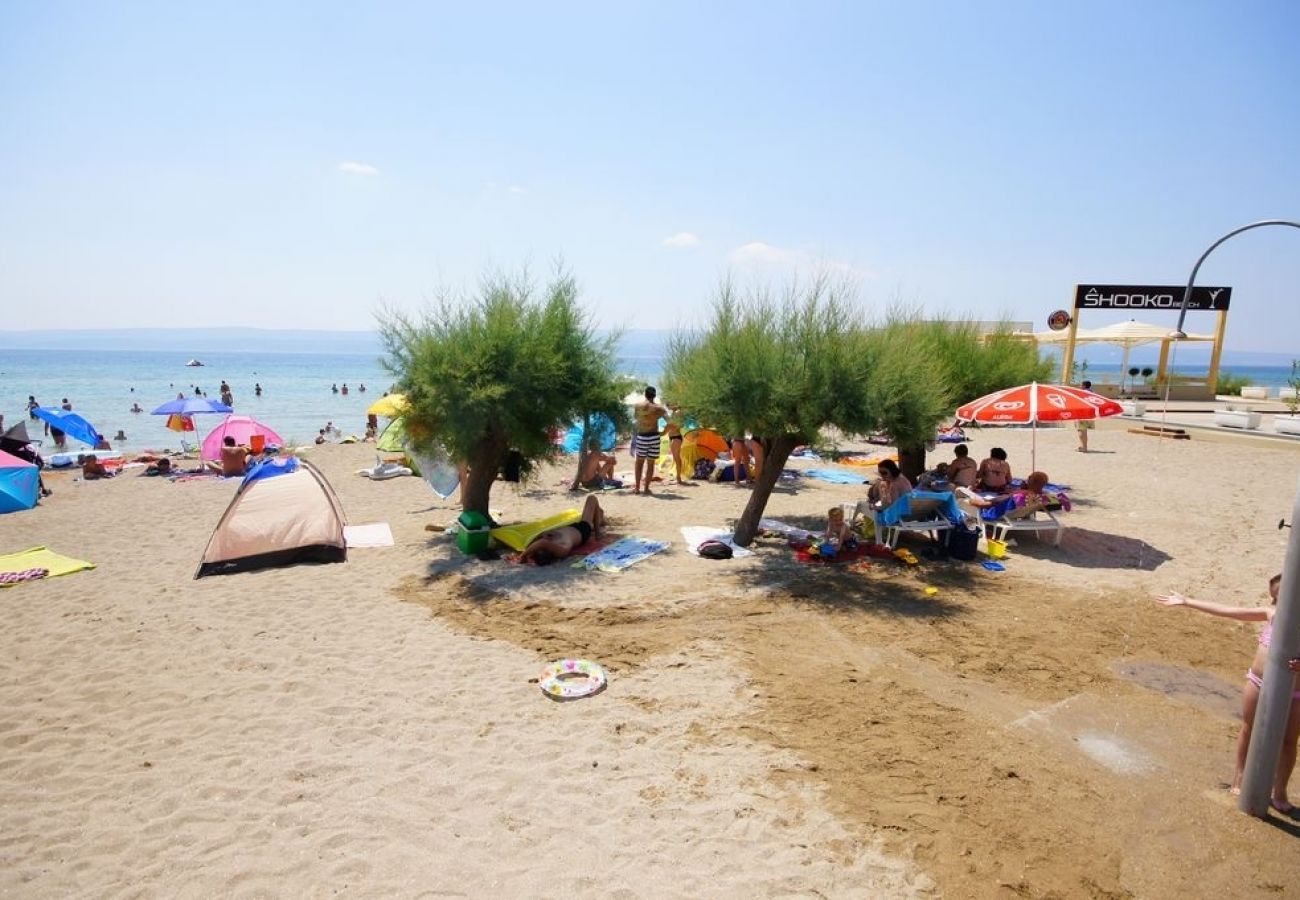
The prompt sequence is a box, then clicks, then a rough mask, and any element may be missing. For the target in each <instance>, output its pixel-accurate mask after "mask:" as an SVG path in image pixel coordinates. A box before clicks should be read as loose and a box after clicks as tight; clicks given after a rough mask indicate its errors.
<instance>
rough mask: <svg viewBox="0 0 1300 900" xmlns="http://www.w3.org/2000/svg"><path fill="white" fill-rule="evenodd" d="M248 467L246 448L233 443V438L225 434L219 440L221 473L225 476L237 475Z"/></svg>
mask: <svg viewBox="0 0 1300 900" xmlns="http://www.w3.org/2000/svg"><path fill="white" fill-rule="evenodd" d="M247 468H248V448H247V447H242V446H240V445H239V444H236V443H235V439H234V438H233V437H231V436H230V435H226V436H225V437H224V438H223V439H222V441H221V474H222V475H225V476H226V477H228V478H230V477H239V476H242V475H243V474H244V471H245V470H246V469H247Z"/></svg>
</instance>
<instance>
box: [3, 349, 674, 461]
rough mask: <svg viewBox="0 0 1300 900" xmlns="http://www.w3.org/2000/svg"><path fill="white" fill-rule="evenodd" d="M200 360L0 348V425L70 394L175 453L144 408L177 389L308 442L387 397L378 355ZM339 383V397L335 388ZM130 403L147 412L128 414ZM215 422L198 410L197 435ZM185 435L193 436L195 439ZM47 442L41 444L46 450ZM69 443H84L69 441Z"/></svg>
mask: <svg viewBox="0 0 1300 900" xmlns="http://www.w3.org/2000/svg"><path fill="white" fill-rule="evenodd" d="M201 358H202V360H203V363H204V365H203V366H202V367H187V366H186V365H185V363H186V361H187V359H188V357H187V356H186V355H185V354H183V353H172V352H168V351H156V350H4V349H0V413H3V414H4V421H5V427H6V428H8V427H10V426H12V425H13V424H14V423H15V422H18V421H19V420H26V421H27V424H28V432H29V433H30V434H31V435H32V436H33V437H42V436H43V428H44V425H43V423H42V422H40V421H36V422H32V421H30V420H27V413H26V409H27V395H28V394H33V395H35V397H36V399H37V401H39V402H40V403H41V405H43V406H53V407H57V406H59V405H60V404H61V403H62V402H63V399H64V398H65V397H66V398H67V399H68V400H69V401H70V402H71V404H72V409H73V411H74V412H77V413H79V414H80V415H82V416H84V417H85V418H87V419H88V420H90V422H91V424H93V425H94V426H95V427H96V429H98V430H99V432H100V433H101V434H103V435H104V436H105V437H107V438H109V439H110V442H111V443H112V444H113V447H114V448H115V449H117V448H119V447H123V448H125V449H128V450H141V449H145V448H153V449H162V448H171V449H177V448H179V446H180V436H179V435H178V434H177V433H176V432H174V431H168V430H167V428H166V424H165V423H166V421H167V417H166V416H154V415H150V411H151V410H153V409H154V408H156V407H158V406H159V405H161V404H163V403H165V402H167V401H168V400H172V399H175V397H176V394H177V393H178V392H182V393H184V394H185V395H186V396H187V397H192V396H194V390H195V388H196V387H198V388H199V389H201V390H203V391H204V392H206V393H207V395H208V397H209V398H211V399H213V400H218V399H220V391H219V387H220V385H221V381H222V379H225V380H226V382H227V383H229V385H230V387H231V391H232V393H233V394H234V400H235V402H234V407H235V412H236V413H238V414H240V415H247V416H252V417H253V418H255V419H257V420H258V421H260V422H264V423H265V424H267V425H269V426H270V427H272V428H274V429H275V430H276V431H278V432H279V433H280V435H281V437H283V438H284V439H285V441H286V442H287V443H290V444H306V443H311V441H312V440H313V439H314V438H315V437H316V433H317V431H318V430H319V429H321V428H323V427H325V425H326V424H327V423H330V422H332V423H333V424H334V425H335V426H336V427H338V428H339V429H340V430H341V431H342V432H343V434H345V435H347V434H358V435H361V434H364V433H365V429H366V407H368V406H369V405H370V404H371V403H374V402H375V401H376V400H378V399H379V398H380V397H381V396H383V394H384V392H385V391H386V390H387V389H388V388H389V387H390V386H391V384H392V381H393V378H392V376H391V375H390V374H388V373H387V372H386V371H385V370H384V368H383V366H382V365H381V363H380V359H379V357H378V356H377V355H375V354H364V353H275V352H268V351H260V350H259V351H257V352H218V351H204V352H203V354H202V356H201ZM620 366H621V368H622V371H625V372H627V373H629V374H635V375H636V376H637V377H639V378H654V377H657V376H658V373H659V360H658V358H655V357H627V358H625V359H622V360H620ZM256 384H261V386H262V396H260V397H258V396H256V395H255V392H254V385H256ZM345 384H346V385H347V386H348V394H347V395H346V396H344V395H343V393H342V389H343V385H345ZM335 385H337V386H338V388H339V391H340V392H339V393H337V394H336V393H334V392H333V390H332V387H333V386H335ZM362 385H364V386H365V392H364V393H363V392H362V391H361V386H362ZM133 403H138V404H139V405H140V406H141V407H142V408H143V409H144V410H145V411H144V412H143V413H132V412H130V409H131V405H132V404H133ZM221 418H222V417H221V416H220V415H210V416H209V415H200V416H196V417H195V427H196V431H197V433H198V434H199V436H200V439H201V437H202V435H204V434H206V433H207V432H208V431H209V430H211V429H212V428H214V427H216V425H217V424H218V423H219V422H220V421H221ZM119 429H121V430H122V431H124V432H125V433H126V437H127V440H126V442H125V443H122V442H120V441H114V440H112V438H113V437H114V435H116V434H117V432H118V430H119ZM185 437H186V440H187V441H190V442H195V438H194V435H186V436H185ZM49 446H50V444H49V442H48V441H47V442H46V445H45V449H46V450H48V448H49ZM69 449H70V450H72V449H84V448H83V447H81V446H80V445H78V444H77V443H76V442H75V441H69Z"/></svg>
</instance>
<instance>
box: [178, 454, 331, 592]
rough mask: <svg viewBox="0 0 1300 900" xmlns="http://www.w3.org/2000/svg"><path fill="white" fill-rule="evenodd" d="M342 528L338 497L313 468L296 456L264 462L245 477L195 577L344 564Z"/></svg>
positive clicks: (322, 476) (204, 553)
mask: <svg viewBox="0 0 1300 900" xmlns="http://www.w3.org/2000/svg"><path fill="white" fill-rule="evenodd" d="M343 525H344V516H343V507H342V506H341V505H340V504H339V498H338V497H337V496H336V495H335V493H334V489H333V488H332V487H330V484H329V482H328V481H326V480H325V476H324V475H322V474H321V473H320V471H319V470H317V469H316V467H315V466H313V465H312V464H311V463H308V462H305V461H303V460H300V459H296V458H294V457H285V458H273V459H268V460H265V461H264V462H261V463H258V464H257V465H256V466H254V467H253V468H252V469H251V470H249V472H248V474H247V475H245V476H244V481H243V483H242V484H241V485H240V486H239V490H238V491H236V492H235V497H234V499H233V500H231V501H230V506H228V507H226V511H225V513H224V514H222V516H221V520H220V521H219V522H218V523H217V527H216V529H215V530H214V531H213V532H212V537H211V538H210V539H209V540H208V546H207V549H206V550H204V551H203V559H202V561H200V563H199V569H198V571H197V572H195V573H194V577H195V578H202V577H203V576H204V575H228V574H233V573H235V572H248V571H251V570H253V569H265V568H271V567H275V566H289V565H294V564H295V563H302V562H315V563H330V562H343V561H344V560H346V559H347V542H346V541H345V540H344V537H343Z"/></svg>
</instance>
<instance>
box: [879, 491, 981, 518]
mask: <svg viewBox="0 0 1300 900" xmlns="http://www.w3.org/2000/svg"><path fill="white" fill-rule="evenodd" d="M913 500H938V501H939V508H938V509H937V510H936V512H938V513H939V515H941V516H943V517H944V518H945V519H947V520H948V521H949V522H960V521H961V520H962V518H963V516H962V513H961V510H960V509H959V508H958V507H957V498H956V497H955V496H954V495H953V493H952V491H911V492H910V493H907V494H904V495H903V496H901V497H899V498H898V499H897V500H895V501H894V502H893V503H891V504H890V505H889V507H888V508H886V509H884V510H882V511H881V513H880V521H881V524H884V525H897V524H898V523H899V522H901V521H902V520H903V519H906V518H909V517H910V516H911V515H912V501H913Z"/></svg>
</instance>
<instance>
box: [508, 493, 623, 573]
mask: <svg viewBox="0 0 1300 900" xmlns="http://www.w3.org/2000/svg"><path fill="white" fill-rule="evenodd" d="M604 530H605V511H604V510H603V509H601V508H600V501H598V500H597V499H596V495H595V494H590V495H588V497H587V502H586V504H584V505H583V507H582V518H581V519H580V520H579V521H577V522H574V523H573V524H572V525H562V526H560V527H559V528H552V529H551V530H550V531H544V532H542V533H541V534H539V535H538V536H537V537H535V538H533V540H532V541H531V542H530V543H529V545H528V546H527V547H525V548H524V552H523V553H522V554H520V556H519V561H520V562H531V563H533V564H534V565H538V566H549V565H550V564H551V563H553V562H555V561H556V560H557V559H564V558H566V557H568V556H569V555H570V554H572V553H573V551H574V550H577V549H578V548H579V547H581V546H582V545H583V544H585V543H587V541H589V540H591V538H593V537H600V535H601V534H602V533H603V532H604Z"/></svg>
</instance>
